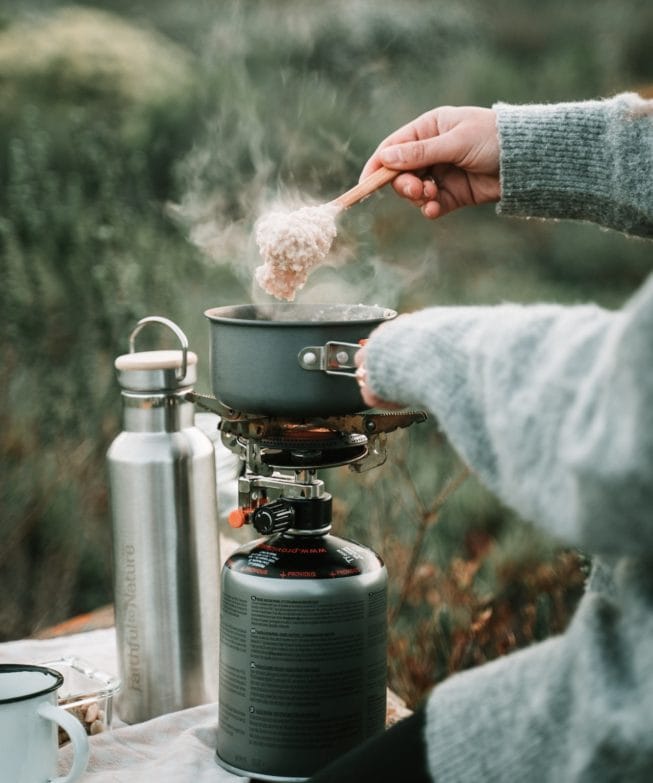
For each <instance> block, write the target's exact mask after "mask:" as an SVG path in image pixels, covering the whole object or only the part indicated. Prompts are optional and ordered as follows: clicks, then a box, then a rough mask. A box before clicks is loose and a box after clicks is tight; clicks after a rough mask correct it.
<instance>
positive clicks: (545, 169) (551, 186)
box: [494, 93, 653, 236]
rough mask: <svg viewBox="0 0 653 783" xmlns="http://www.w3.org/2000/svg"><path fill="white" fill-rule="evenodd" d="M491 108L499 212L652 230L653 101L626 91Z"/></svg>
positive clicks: (645, 231)
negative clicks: (579, 99) (574, 100)
mask: <svg viewBox="0 0 653 783" xmlns="http://www.w3.org/2000/svg"><path fill="white" fill-rule="evenodd" d="M494 110H495V112H496V114H497V128H498V131H499V140H500V145H501V201H500V203H499V205H498V207H497V211H498V212H500V213H502V214H505V215H515V216H520V217H542V218H571V219H580V220H590V221H592V222H595V223H599V224H601V225H604V226H608V227H611V228H617V229H619V230H623V231H628V232H632V233H636V234H640V235H644V236H650V235H651V232H652V231H653V228H652V223H653V220H652V217H651V210H652V196H651V182H650V169H651V157H652V152H653V150H652V149H651V125H652V123H653V116H651V115H652V113H653V104H651V102H646V101H643V100H642V99H641V98H640V97H639V96H637V95H634V94H631V93H624V94H622V95H619V96H617V97H616V98H612V99H610V100H602V101H584V102H582V103H557V104H551V105H526V106H510V105H507V104H503V103H498V104H496V105H495V106H494Z"/></svg>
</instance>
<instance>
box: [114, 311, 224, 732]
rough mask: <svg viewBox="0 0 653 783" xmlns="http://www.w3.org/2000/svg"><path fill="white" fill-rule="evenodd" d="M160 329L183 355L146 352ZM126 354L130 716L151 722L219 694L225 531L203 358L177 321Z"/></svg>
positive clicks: (125, 585) (119, 472)
mask: <svg viewBox="0 0 653 783" xmlns="http://www.w3.org/2000/svg"><path fill="white" fill-rule="evenodd" d="M148 324H160V325H163V326H166V327H167V328H169V329H170V330H172V331H173V332H174V334H175V335H176V336H177V338H178V339H179V341H180V343H181V350H168V351H145V352H136V350H135V339H136V335H137V334H138V333H139V332H140V331H141V329H142V328H143V327H145V326H147V325H148ZM129 345H130V352H129V353H128V354H125V355H123V356H119V357H118V358H117V359H116V362H115V366H116V369H117V372H118V380H119V383H120V386H121V387H122V401H123V423H124V428H123V432H121V433H120V435H118V436H117V438H116V439H115V440H114V442H113V443H112V445H111V447H110V449H109V452H108V464H109V485H110V495H111V510H112V522H113V573H114V601H115V613H116V636H117V647H118V665H119V670H120V676H121V678H122V691H121V695H120V697H119V701H118V713H119V715H120V717H121V718H122V719H123V720H124V721H126V722H128V723H134V722H140V721H144V720H147V719H149V718H152V717H154V716H156V715H161V714H163V713H167V712H173V711H175V710H180V709H183V708H186V707H190V706H194V705H197V704H202V703H208V702H213V701H216V700H217V679H218V643H219V642H218V633H219V629H218V622H219V590H220V583H219V578H220V577H219V574H220V556H219V536H218V523H217V503H216V485H215V457H214V449H213V444H212V442H211V440H210V439H209V438H208V437H207V436H206V434H204V433H203V432H202V431H201V430H200V429H198V428H197V427H196V426H195V424H194V415H195V411H194V405H193V403H192V402H189V401H188V400H187V399H186V394H187V392H188V391H190V390H191V388H192V386H193V383H194V382H195V380H196V377H197V356H196V355H195V354H193V353H192V352H190V351H189V350H188V341H187V340H186V336H185V335H184V333H183V332H182V331H181V330H180V329H179V327H178V326H177V325H176V324H174V323H173V322H172V321H169V320H168V319H166V318H161V317H158V316H151V317H148V318H144V319H142V320H141V321H139V322H138V324H137V326H136V328H135V329H134V331H133V332H132V334H131V335H130V338H129Z"/></svg>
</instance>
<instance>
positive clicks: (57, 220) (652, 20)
mask: <svg viewBox="0 0 653 783" xmlns="http://www.w3.org/2000/svg"><path fill="white" fill-rule="evenodd" d="M652 32H653V6H652V5H651V4H650V3H648V2H644V1H642V0H622V2H620V3H614V2H608V0H597V1H596V2H588V1H587V0H581V1H580V2H576V3H568V2H565V1H564V0H545V1H544V2H542V1H540V2H533V0H497V2H494V3H486V2H482V0H461V1H460V2H455V3H451V2H443V1H442V0H404V1H403V2H401V3H399V2H396V3H373V2H369V1H367V0H346V1H345V0H332V1H331V2H328V3H317V2H310V1H309V0H276V1H275V2H256V1H255V0H241V1H240V2H238V1H234V2H221V3H211V2H206V1H202V0H189V1H188V2H185V3H177V2H173V1H172V0H157V2H154V0H149V2H147V1H145V0H141V2H125V1H123V0H105V2H95V3H92V2H89V3H87V4H85V5H84V6H75V7H71V6H67V5H65V4H63V3H58V2H46V1H45V0H44V1H43V2H37V1H36V0H34V1H31V0H28V1H27V2H22V1H21V2H1V3H0V283H1V284H0V312H1V313H2V318H1V319H0V356H1V361H2V367H3V375H4V377H3V382H2V384H1V385H0V465H1V471H2V484H1V487H0V537H1V540H2V545H1V546H0V588H1V589H2V591H3V595H4V596H5V600H4V601H3V602H2V603H1V604H0V636H1V637H2V638H15V637H19V636H24V635H27V634H30V633H33V632H35V631H37V630H38V629H40V628H43V627H44V626H47V625H49V624H52V623H54V622H57V621H59V620H61V619H63V618H65V617H67V616H69V615H71V614H73V613H77V612H81V611H84V610H89V609H92V608H94V607H96V606H98V605H101V604H103V603H106V602H108V601H110V600H111V560H110V524H109V517H108V503H107V495H106V484H105V473H104V454H105V451H106V448H107V446H108V443H109V442H110V441H111V439H112V437H113V436H114V435H115V434H116V432H117V431H118V427H119V410H120V401H119V393H118V390H117V387H116V384H115V381H114V378H113V371H112V363H113V358H114V357H115V356H116V355H117V354H119V353H122V352H124V350H125V349H126V340H127V335H128V333H129V331H130V330H131V328H132V327H133V325H134V324H135V322H136V320H137V319H138V318H140V317H142V316H144V315H147V314H152V313H159V314H165V315H167V316H168V317H170V318H172V319H173V320H175V321H176V322H178V323H179V324H180V325H181V326H182V328H183V329H184V330H185V331H186V332H187V333H188V335H189V337H190V339H191V344H192V346H193V347H194V349H195V350H196V351H197V353H198V354H199V355H200V357H206V356H207V355H208V329H207V327H206V325H205V323H204V319H203V317H202V312H203V310H204V309H206V308H207V307H211V306H216V305H220V304H226V303H234V302H240V301H248V300H249V299H250V298H251V297H252V296H253V295H255V294H254V293H253V291H252V288H251V270H252V268H253V266H254V265H255V264H256V254H255V251H254V249H253V248H252V243H251V241H250V239H249V237H250V232H251V227H252V224H253V221H254V219H255V218H256V216H257V213H258V210H259V209H260V208H261V206H262V205H263V204H265V203H266V202H267V201H269V200H270V199H271V198H273V197H274V196H276V195H278V194H280V193H281V194H283V195H285V196H288V195H291V194H295V195H296V194H298V193H299V194H303V195H304V196H305V197H306V198H310V199H313V200H317V201H324V200H327V199H328V198H331V197H333V196H334V195H336V194H337V193H339V192H341V191H344V190H345V189H347V188H348V187H350V186H351V185H352V184H354V182H355V181H356V180H357V177H358V172H359V170H360V167H361V166H362V164H363V163H364V161H365V160H366V158H367V156H368V155H369V154H370V153H371V151H372V150H373V149H374V147H375V146H376V144H377V143H378V141H379V140H380V139H381V138H383V137H384V136H385V135H386V134H387V133H388V132H390V131H391V130H393V129H394V128H395V127H397V126H399V125H401V124H403V123H404V122H406V121H408V120H409V119H411V118H412V117H414V116H416V115H417V114H419V113H421V112H422V111H425V110H427V109H428V108H431V107H432V106H435V105H438V104H444V103H452V104H467V103H477V104H481V105H491V104H492V103H493V102H495V101H497V100H504V101H513V102H518V101H558V100H566V99H580V98H588V97H596V96H605V95H609V94H612V93H615V92H617V91H621V90H625V89H642V90H646V89H650V88H649V85H651V84H652V83H653V62H652V58H651V57H650V40H651V33H652ZM341 228H342V236H341V238H340V239H339V244H338V247H337V248H336V255H337V256H338V258H339V259H340V260H341V261H342V264H341V265H340V266H339V267H338V268H337V269H328V268H327V269H324V270H321V271H320V272H318V273H316V275H315V279H314V280H313V282H312V284H311V287H310V290H307V292H306V294H305V297H306V298H308V299H310V298H313V299H314V300H315V299H319V298H323V299H325V298H334V297H338V298H339V299H342V300H346V301H367V302H369V303H372V302H376V301H378V302H379V303H381V304H384V305H387V306H395V307H397V308H398V309H400V310H410V309H414V308H418V307H422V306H426V305H432V304H444V303H453V302H455V303H465V302H470V303H482V302H483V303H487V302H497V301H502V300H506V299H511V300H516V301H534V300H540V299H546V300H556V301H566V302H574V301H585V300H590V299H591V300H595V301H598V302H600V303H602V304H605V305H607V306H617V305H619V304H620V303H621V302H622V301H623V300H624V299H625V298H626V297H627V296H628V295H629V294H630V293H631V292H632V291H633V290H634V289H635V288H636V287H637V285H638V284H639V283H640V282H641V280H642V279H643V278H644V276H645V275H646V274H647V272H648V270H649V268H650V249H649V248H648V247H647V246H646V245H645V244H644V243H641V242H637V241H633V240H628V239H626V238H625V237H623V236H621V235H619V234H616V233H610V232H603V231H600V230H598V229H597V228H596V227H593V226H588V225H582V224H571V223H559V224H549V223H542V222H537V221H514V220H512V221H511V220H508V219H499V218H497V217H496V216H495V214H494V211H493V210H492V209H491V208H481V209H477V210H472V211H469V210H466V211H464V212H462V213H459V214H454V215H451V216H449V217H447V218H446V219H445V220H443V221H440V222H438V223H437V224H431V223H428V222H427V221H424V220H423V219H422V218H421V217H420V216H419V214H417V213H416V212H413V211H411V210H410V208H409V207H408V206H407V205H405V204H403V203H400V202H399V201H398V200H396V199H395V198H393V197H392V195H391V194H388V193H383V194H380V195H377V196H375V197H374V199H372V200H370V201H368V202H366V204H365V205H363V206H361V207H359V208H357V209H356V210H352V211H351V212H350V213H348V214H347V215H346V216H345V217H344V218H343V220H342V226H341ZM189 238H192V239H193V240H194V241H192V242H191V241H189ZM207 364H208V361H204V368H203V374H202V381H201V383H200V384H199V387H200V388H203V389H204V390H208V388H209V384H208V379H207V373H208V367H207ZM413 430H414V431H411V432H410V433H402V434H401V435H397V436H396V440H394V441H391V446H390V451H391V458H390V461H389V464H388V465H386V466H385V467H384V468H382V469H380V470H378V471H375V472H374V473H373V474H372V473H371V474H369V475H368V476H365V477H361V478H352V476H351V474H349V473H347V472H346V471H344V470H343V471H335V472H334V475H333V477H332V479H331V482H332V485H333V489H334V491H335V492H336V493H337V496H338V498H339V506H338V520H337V521H338V525H339V527H341V529H342V530H343V531H346V532H347V533H349V534H350V535H352V536H355V537H357V538H359V539H361V540H365V541H369V542H371V543H372V544H374V545H376V546H378V547H379V549H380V550H381V551H383V554H384V556H385V557H386V559H387V560H388V563H389V566H391V572H392V566H393V565H396V567H397V571H396V572H395V573H396V574H397V575H396V576H395V577H393V578H394V582H393V585H394V588H393V589H394V594H393V595H394V600H395V607H396V606H398V603H397V602H398V600H399V599H398V595H399V593H400V592H401V589H402V582H401V579H400V577H399V574H401V567H402V564H403V565H405V564H406V562H407V553H409V552H410V551H411V548H412V547H413V545H414V536H415V526H416V525H418V524H419V520H420V518H421V519H422V520H423V519H424V509H425V508H426V507H428V506H429V505H430V503H431V502H432V500H433V499H434V498H435V497H436V496H437V493H438V491H439V490H440V489H441V488H442V486H443V484H444V482H445V480H446V479H447V478H448V477H449V476H450V475H451V473H452V472H454V471H455V462H456V459H455V455H453V454H452V453H451V451H450V449H449V448H448V446H447V444H446V443H445V442H444V440H443V438H442V436H441V435H440V434H439V433H438V431H437V428H436V426H435V424H434V423H430V424H428V425H422V426H421V427H419V428H413ZM395 443H396V445H395ZM407 498H408V499H407ZM436 516H437V525H435V524H434V521H433V520H431V521H430V522H429V525H428V531H427V535H426V537H425V543H424V551H423V552H422V555H423V556H422V558H421V561H420V562H422V566H420V567H421V568H422V571H420V573H419V574H416V578H417V577H419V576H420V574H422V576H424V578H425V580H426V581H425V582H424V584H426V583H427V582H429V580H430V583H431V584H439V585H440V586H441V587H442V586H443V585H445V582H446V584H449V585H450V583H451V584H453V582H451V579H452V578H453V577H452V574H453V575H454V576H455V573H458V572H455V573H454V571H455V569H454V570H453V571H452V568H453V566H455V565H456V563H463V564H465V563H467V564H468V565H469V563H471V562H474V563H475V564H476V565H477V566H478V567H477V568H476V569H472V570H473V574H472V576H471V578H466V579H467V582H465V579H463V581H462V582H461V581H460V580H458V581H456V580H455V579H454V582H456V585H458V587H459V588H460V591H459V592H457V593H455V595H454V594H453V593H451V592H450V593H448V594H446V593H445V592H442V593H441V594H439V595H438V596H436V597H435V598H434V597H433V596H431V598H429V594H428V590H427V588H424V590H426V591H427V592H420V590H421V589H422V588H421V587H420V586H419V585H420V584H422V583H421V582H420V583H419V584H418V582H419V579H417V581H416V582H415V584H414V585H409V587H411V591H410V596H409V599H408V600H404V601H403V602H402V607H401V611H400V612H397V613H396V614H395V616H394V620H393V622H394V625H393V628H394V629H395V630H396V634H397V636H396V639H395V641H396V642H397V644H396V645H395V650H396V654H397V656H398V660H399V662H400V663H399V665H397V666H396V667H395V669H396V672H398V671H399V669H400V668H401V667H402V666H403V665H404V664H406V662H407V661H408V662H410V661H411V660H412V661H415V660H416V659H417V658H419V657H420V650H417V654H415V649H412V650H411V645H412V647H413V648H414V646H415V644H418V642H419V639H418V637H419V638H421V639H422V642H419V643H420V644H423V645H424V644H426V642H424V639H428V640H430V641H428V644H426V647H428V648H429V651H430V652H433V658H432V660H433V661H434V663H432V664H428V666H427V667H426V670H425V671H421V672H420V673H419V676H417V674H416V675H415V677H414V678H413V679H412V680H411V681H410V682H409V681H405V679H402V678H403V677H404V675H401V676H399V675H397V676H398V677H399V680H398V682H399V681H400V685H401V686H402V690H403V691H404V692H405V693H409V694H410V695H411V698H414V699H418V698H419V696H420V693H421V692H422V691H423V689H424V688H426V687H428V686H429V685H430V684H431V683H432V682H434V681H436V680H437V679H439V678H441V677H442V676H446V674H447V673H448V672H449V671H450V670H451V669H452V668H455V667H456V666H463V665H471V664H472V663H475V662H478V661H479V660H483V659H485V658H486V657H492V655H494V654H498V653H499V652H501V651H503V650H504V649H505V648H506V645H507V646H508V647H510V646H514V645H513V642H510V643H507V642H506V643H505V644H503V643H496V642H497V640H496V639H494V641H493V642H492V643H491V644H489V645H488V647H487V649H486V650H484V652H482V654H479V655H476V656H474V655H471V656H468V657H467V658H464V656H463V658H461V657H460V656H458V658H457V659H456V661H457V663H456V662H452V660H453V658H452V656H453V657H455V656H454V652H452V650H453V648H454V647H455V644H456V643H457V642H456V639H457V638H458V640H459V639H460V633H463V637H464V638H465V639H467V640H468V642H469V643H470V644H473V641H474V638H473V636H474V633H476V631H473V628H478V622H479V617H480V616H481V614H482V612H486V611H487V607H488V606H490V604H491V602H492V600H494V599H496V597H497V596H500V595H505V596H508V598H507V599H506V600H508V599H509V600H508V604H506V605H510V606H512V607H513V608H514V609H515V612H514V615H515V622H516V623H517V625H518V626H519V627H522V628H523V627H525V625H524V624H525V623H526V624H527V617H526V615H525V614H523V613H520V612H521V609H520V607H521V608H522V609H524V607H525V608H526V609H528V611H529V612H531V614H530V615H528V616H529V617H531V619H532V617H536V620H537V621H535V620H533V622H532V623H531V626H532V627H531V626H528V627H531V631H530V632H529V633H528V634H525V635H522V637H521V638H518V639H516V640H514V644H520V643H528V642H529V641H530V640H531V639H532V638H541V637H542V636H545V635H547V634H548V633H551V632H553V631H555V630H558V629H559V628H560V627H562V626H563V625H564V622H565V620H566V617H567V616H568V613H569V611H570V610H571V607H572V605H573V600H574V596H575V595H576V593H577V588H578V586H579V580H578V578H577V575H578V573H580V572H579V571H578V569H577V568H575V567H570V566H569V562H568V560H563V561H561V560H560V553H559V551H558V548H557V547H556V545H555V543H554V542H550V541H548V540H545V539H544V538H543V537H541V536H540V535H538V534H536V533H535V532H534V531H533V530H532V529H531V528H530V527H528V526H525V525H523V524H522V522H521V521H519V520H516V519H515V518H514V517H513V515H511V514H510V513H509V512H508V511H507V510H506V509H504V508H502V507H501V506H499V504H497V502H496V501H495V500H494V499H493V498H492V497H490V496H489V495H488V493H486V492H485V491H484V490H483V489H482V488H481V487H480V486H478V484H476V483H475V482H474V481H473V480H472V479H468V480H467V481H466V482H465V484H464V485H463V488H462V489H460V490H458V492H457V493H456V494H455V495H454V496H453V498H452V499H451V500H450V501H449V502H448V503H447V504H446V505H445V506H444V507H443V509H442V510H441V513H439V514H437V515H436ZM432 522H433V524H432ZM474 536H475V538H474ZM478 536H481V538H482V540H483V542H484V543H483V545H482V546H481V547H480V548H479V546H472V545H471V544H470V541H472V539H473V540H475V541H477V542H478V540H479V539H478ZM470 537H471V538H470ZM533 563H536V564H539V565H541V566H547V568H548V569H549V570H548V571H547V579H548V581H546V579H545V580H544V581H542V582H538V583H534V584H532V585H531V588H529V589H530V592H528V591H527V594H522V593H520V594H519V595H517V597H516V598H515V595H516V594H515V589H516V587H515V586H516V585H520V584H521V585H523V584H524V579H525V578H526V574H527V572H529V569H530V572H531V573H532V572H533V568H532V565H533ZM561 563H562V565H561ZM424 568H427V571H428V568H431V569H436V570H437V573H436V572H434V571H430V572H428V573H426V572H424ZM459 571H460V569H459ZM468 571H469V568H468ZM468 571H466V572H465V573H467V572H468ZM470 573H471V571H470ZM427 576H428V577H429V579H426V577H427ZM420 578H421V577H420ZM438 580H440V581H438ZM447 580H449V581H447ZM545 582H546V584H545ZM403 586H404V587H405V586H406V585H405V577H404V584H403ZM413 588H414V589H413ZM567 588H568V589H567ZM457 589H458V588H457ZM561 591H562V592H561ZM447 596H449V597H447ZM465 596H466V597H465ZM552 596H553V598H552ZM511 601H512V603H510V602H511ZM456 602H457V605H453V604H454V603H456ZM526 609H524V611H526ZM531 610H532V611H531ZM493 611H494V616H495V617H496V616H497V612H498V610H496V607H495V609H494V610H493ZM479 613H481V614H479ZM482 616H483V617H485V616H486V615H482ZM529 622H530V621H529ZM475 623H476V625H474V624H475ZM470 629H472V630H470ZM418 631H419V634H422V636H419V634H418V633H417V632H418ZM503 631H505V628H504V629H503ZM503 631H501V632H503ZM456 633H458V637H456ZM511 633H513V632H512V631H511ZM411 634H412V636H411ZM465 634H467V636H465ZM470 634H471V636H470ZM514 636H515V634H514V633H513V637H514ZM517 636H519V634H517ZM406 639H408V641H407V642H406V641H405V640H406ZM433 639H437V640H440V641H437V642H436V643H435V644H436V649H435V650H433V649H432V646H433V644H434V642H433V641H432V640H433ZM402 640H403V641H402ZM400 641H402V643H401V644H399V642H400ZM438 644H439V645H440V646H439V647H438V646H437V645H438ZM402 645H403V646H402ZM429 645H430V647H429ZM420 649H421V648H420ZM402 650H403V652H402ZM411 655H412V658H411ZM402 656H403V657H402ZM411 665H412V664H411ZM404 668H406V667H405V666H404ZM408 668H410V666H408ZM422 668H423V667H422ZM409 679H410V678H409Z"/></svg>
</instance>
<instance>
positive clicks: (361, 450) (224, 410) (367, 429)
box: [186, 392, 427, 475]
mask: <svg viewBox="0 0 653 783" xmlns="http://www.w3.org/2000/svg"><path fill="white" fill-rule="evenodd" d="M186 397H187V399H189V400H191V401H192V402H194V403H195V404H196V405H197V406H198V407H199V408H202V409H203V410H207V411H210V412H211V413H217V414H218V416H220V423H219V425H218V427H219V429H220V431H221V432H222V440H223V443H224V444H225V445H226V446H227V447H228V448H230V449H231V450H232V451H235V452H236V453H239V454H240V456H241V458H242V459H243V460H244V461H245V462H246V464H247V466H248V469H249V470H251V471H253V472H255V473H256V472H260V471H261V470H263V471H264V472H266V475H269V474H270V472H271V470H272V469H274V468H291V469H302V468H307V469H311V468H330V467H336V466H338V465H349V466H350V468H351V469H352V470H355V471H356V472H359V473H360V472H362V471H364V470H369V469H370V468H374V467H377V466H379V465H382V464H383V462H384V461H385V436H386V434H387V433H390V432H394V431H395V430H397V429H403V428H404V427H409V426H410V425H411V424H416V423H418V422H422V421H425V420H426V418H427V416H426V413H425V412H424V411H420V410H412V409H408V408H406V409H402V410H392V411H388V410H375V409H370V410H364V411H359V412H357V413H350V414H343V415H340V416H324V417H319V416H316V417H311V418H298V419H292V418H286V417H282V416H264V415H260V414H255V413H247V412H243V411H236V410H234V409H232V408H229V407H227V406H226V405H224V404H223V403H222V402H220V400H218V399H216V398H215V397H210V396H208V395H205V394H198V393H197V392H188V394H187V395H186Z"/></svg>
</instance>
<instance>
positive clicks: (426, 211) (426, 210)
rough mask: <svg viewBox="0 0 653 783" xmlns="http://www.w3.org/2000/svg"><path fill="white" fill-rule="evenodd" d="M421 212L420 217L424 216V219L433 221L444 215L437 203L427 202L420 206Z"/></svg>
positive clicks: (440, 205)
mask: <svg viewBox="0 0 653 783" xmlns="http://www.w3.org/2000/svg"><path fill="white" fill-rule="evenodd" d="M421 210H422V215H424V217H425V218H428V220H435V219H436V218H439V217H442V215H443V214H444V210H443V208H442V204H440V202H439V201H427V202H426V203H425V204H423V205H422V207H421Z"/></svg>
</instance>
